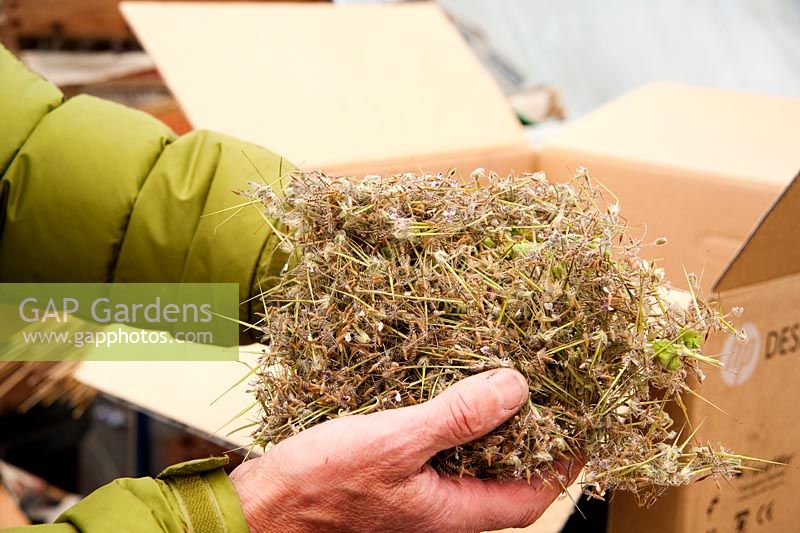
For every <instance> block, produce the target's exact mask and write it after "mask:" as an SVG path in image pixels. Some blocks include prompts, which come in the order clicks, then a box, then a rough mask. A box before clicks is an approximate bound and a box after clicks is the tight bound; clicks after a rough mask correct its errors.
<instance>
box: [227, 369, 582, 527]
mask: <svg viewBox="0 0 800 533" xmlns="http://www.w3.org/2000/svg"><path fill="white" fill-rule="evenodd" d="M527 398H528V386H527V383H526V382H525V378H524V377H523V376H522V375H521V374H519V373H518V372H516V371H514V370H509V369H496V370H491V371H488V372H484V373H482V374H478V375H475V376H471V377H469V378H467V379H464V380H462V381H460V382H458V383H456V384H454V385H453V386H451V387H450V388H448V389H447V390H445V391H444V392H443V393H441V394H440V395H439V396H437V397H436V398H434V399H432V400H430V401H428V402H426V403H424V404H420V405H416V406H412V407H405V408H401V409H393V410H388V411H382V412H379V413H374V414H370V415H354V416H346V417H342V418H337V419H334V420H330V421H328V422H325V423H323V424H320V425H318V426H315V427H312V428H311V429H308V430H306V431H303V432H302V433H299V434H297V435H295V436H294V437H292V438H290V439H287V440H285V441H283V442H281V443H280V444H278V445H277V446H275V447H273V448H271V449H270V450H269V451H268V452H267V453H266V454H265V455H264V456H263V457H260V458H258V459H255V460H252V461H247V462H245V463H243V464H242V465H240V466H239V467H238V468H236V470H234V471H233V473H232V474H231V480H232V481H233V484H234V486H235V487H236V490H237V491H238V493H239V498H240V500H241V503H242V507H243V509H244V513H245V516H246V518H247V521H248V523H249V524H250V528H251V530H252V531H253V532H254V533H261V532H272V531H281V532H305V531H315V532H318V531H365V532H366V531H369V532H373V531H381V532H383V531H415V532H417V531H419V532H426V531H437V532H440V531H453V532H455V531H465V532H466V531H482V530H492V529H502V528H507V527H524V526H527V525H529V524H531V523H533V522H534V521H535V520H536V519H537V518H538V517H539V516H540V515H541V514H542V512H544V510H545V509H546V508H547V507H548V506H549V505H550V504H551V503H552V502H553V500H554V499H555V498H556V496H558V494H559V493H560V492H561V490H562V489H561V484H560V483H559V482H558V481H556V480H548V482H543V481H542V480H541V479H538V478H536V479H532V480H531V483H530V484H528V483H527V482H526V481H497V480H487V481H484V480H479V479H475V478H470V477H463V478H459V477H449V476H443V475H440V474H439V473H437V472H436V471H435V470H434V469H433V468H431V467H430V466H429V465H427V464H426V463H427V461H428V460H429V459H430V458H431V457H432V456H433V455H434V454H436V453H437V452H439V451H441V450H445V449H447V448H452V447H453V446H456V445H458V444H463V443H466V442H469V441H471V440H474V439H476V438H478V437H480V436H482V435H485V434H486V433H488V432H490V431H491V430H492V429H494V428H495V427H497V426H498V425H500V424H501V423H503V422H505V421H506V420H508V419H509V418H511V417H512V416H513V415H514V413H516V412H517V411H518V410H519V408H520V406H522V404H523V403H524V402H525V401H526V400H527ZM557 467H558V468H559V469H560V470H561V471H562V472H566V474H567V475H566V478H568V479H563V480H562V482H563V483H564V484H565V485H568V484H570V483H572V481H573V480H574V478H575V476H577V473H578V471H579V470H580V468H581V465H579V464H577V461H576V462H573V464H571V465H569V466H567V465H566V464H560V465H557Z"/></svg>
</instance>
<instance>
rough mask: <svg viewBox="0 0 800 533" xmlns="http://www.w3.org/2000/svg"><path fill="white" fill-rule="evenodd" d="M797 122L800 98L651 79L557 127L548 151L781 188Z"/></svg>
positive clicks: (792, 163)
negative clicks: (598, 156)
mask: <svg viewBox="0 0 800 533" xmlns="http://www.w3.org/2000/svg"><path fill="white" fill-rule="evenodd" d="M798 121H800V98H786V97H779V96H769V95H763V94H750V93H744V92H735V91H724V90H720V89H712V88H705V87H693V86H689V85H679V84H672V83H650V84H647V85H644V86H642V87H639V88H637V89H635V90H633V91H631V92H629V93H627V94H625V95H623V96H621V97H620V98H617V99H616V100H614V101H612V102H609V103H608V104H605V105H604V106H602V107H600V108H599V109H597V110H595V111H592V112H591V113H589V114H588V115H586V116H584V117H581V118H580V119H578V120H576V121H574V122H571V123H570V124H568V125H567V126H565V127H564V128H562V129H561V130H559V131H558V132H556V133H555V134H554V135H553V136H552V137H550V138H549V139H547V141H545V143H544V144H543V145H542V157H544V158H546V157H547V156H548V154H549V153H550V152H551V151H553V150H560V151H562V152H563V151H569V152H571V153H577V154H596V155H600V156H602V157H605V158H608V159H615V160H624V161H630V162H632V163H635V164H643V165H647V166H649V167H659V168H672V169H676V170H679V171H684V172H693V173H697V174H700V175H704V176H713V177H719V178H721V179H724V180H726V181H728V182H731V181H736V180H742V181H744V182H749V183H759V184H763V186H767V187H772V186H777V187H779V189H777V190H782V189H783V188H784V187H785V186H786V184H787V182H788V181H789V180H790V179H791V177H792V176H794V174H795V172H797V166H798V163H800V151H798V139H797V135H790V134H788V133H789V132H793V131H796V129H797V126H796V125H797V123H798ZM754 145H757V146H758V149H754V148H753V146H754ZM589 170H592V169H591V167H590V168H589ZM623 207H625V206H624V205H623Z"/></svg>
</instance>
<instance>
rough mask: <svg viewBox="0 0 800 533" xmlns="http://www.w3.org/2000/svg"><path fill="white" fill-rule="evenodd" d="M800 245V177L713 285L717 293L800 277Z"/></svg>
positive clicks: (780, 197) (769, 211) (784, 193)
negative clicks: (795, 276)
mask: <svg viewBox="0 0 800 533" xmlns="http://www.w3.org/2000/svg"><path fill="white" fill-rule="evenodd" d="M732 215H734V214H732ZM798 243H800V174H798V175H797V176H796V177H795V178H794V180H793V181H792V182H791V183H790V184H789V186H788V187H787V188H786V190H785V191H784V192H783V194H781V195H780V196H779V197H778V199H777V200H776V201H775V203H774V204H773V205H772V207H771V208H770V209H769V210H767V212H766V214H765V215H764V216H763V218H762V219H761V221H760V222H759V223H758V224H757V225H756V227H755V229H754V230H753V232H752V233H751V234H750V236H749V237H748V238H747V240H746V241H745V242H744V244H743V245H742V247H741V248H740V249H739V251H738V252H737V253H736V255H735V256H734V257H733V259H731V261H730V263H728V266H727V267H725V269H724V270H723V271H722V274H721V275H720V276H719V279H718V280H717V282H716V283H715V284H714V291H715V292H722V291H727V290H730V289H735V288H738V287H742V286H745V285H751V284H753V283H759V282H762V281H768V280H771V279H775V278H781V277H784V276H788V275H791V274H796V273H799V272H800V247H798Z"/></svg>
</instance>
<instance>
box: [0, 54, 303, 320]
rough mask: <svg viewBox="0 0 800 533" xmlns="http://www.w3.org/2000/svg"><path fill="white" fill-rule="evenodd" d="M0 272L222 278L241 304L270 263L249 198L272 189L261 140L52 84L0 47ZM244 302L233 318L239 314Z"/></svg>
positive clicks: (34, 277) (78, 277)
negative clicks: (167, 120)
mask: <svg viewBox="0 0 800 533" xmlns="http://www.w3.org/2000/svg"><path fill="white" fill-rule="evenodd" d="M0 122H2V127H0V177H1V179H0V282H109V281H116V282H231V283H238V284H239V291H240V301H242V302H247V301H248V300H249V299H250V297H251V296H252V295H253V294H255V293H256V292H257V290H258V286H259V285H261V284H262V281H261V280H259V279H258V278H259V277H269V275H270V274H271V273H274V272H275V271H276V270H278V269H280V267H281V266H282V258H280V257H278V256H277V255H273V251H274V250H275V248H276V246H275V242H274V241H275V237H274V236H273V235H272V232H271V230H270V227H269V226H268V225H267V224H266V223H265V221H264V219H263V217H262V215H261V213H260V212H259V210H258V208H257V207H256V206H255V205H253V204H248V203H247V202H246V201H245V200H244V199H243V198H242V197H240V196H237V195H236V194H234V191H236V190H240V189H242V188H245V187H246V186H247V185H246V184H247V182H248V181H257V182H262V180H264V181H267V182H269V183H272V184H273V187H274V188H275V190H276V192H280V190H282V188H283V181H282V177H283V175H284V174H286V173H287V172H289V171H291V170H292V169H293V167H292V166H291V165H290V164H289V163H288V162H286V161H284V160H283V159H282V158H281V157H280V156H278V155H276V154H273V153H271V152H269V151H268V150H265V149H264V148H261V147H258V146H255V145H252V144H248V143H245V142H242V141H239V140H236V139H233V138H230V137H227V136H224V135H220V134H216V133H211V132H207V131H194V132H191V133H189V134H186V135H184V136H183V137H180V138H176V137H175V135H174V134H173V132H172V131H171V130H170V129H169V128H168V127H167V126H165V125H164V124H162V123H161V122H159V121H158V120H156V119H155V118H153V117H151V116H149V115H147V114H145V113H143V112H140V111H137V110H133V109H129V108H126V107H124V106H121V105H118V104H115V103H112V102H108V101H104V100H100V99H97V98H94V97H91V96H86V95H82V96H77V97H75V98H72V99H70V100H67V101H64V100H63V96H62V94H61V93H60V91H58V89H57V88H55V87H54V86H52V85H51V84H49V83H48V82H46V81H45V80H43V79H42V78H40V77H39V76H37V75H35V74H33V73H31V72H30V71H28V70H27V69H26V68H25V66H24V65H22V64H21V63H20V62H19V61H18V60H17V59H16V58H15V57H14V56H13V55H12V54H11V53H10V52H8V51H7V50H6V49H4V48H2V47H1V46H0ZM250 307H251V306H250V304H249V303H245V304H243V306H242V307H241V313H240V318H241V319H242V320H245V321H250V320H251V318H252V309H251V308H250Z"/></svg>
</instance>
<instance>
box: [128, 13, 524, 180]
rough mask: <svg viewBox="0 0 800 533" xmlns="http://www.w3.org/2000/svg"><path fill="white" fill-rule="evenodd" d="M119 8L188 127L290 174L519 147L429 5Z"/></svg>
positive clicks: (508, 118) (484, 80)
mask: <svg viewBox="0 0 800 533" xmlns="http://www.w3.org/2000/svg"><path fill="white" fill-rule="evenodd" d="M121 6H122V11H123V14H124V15H125V17H126V19H127V20H128V22H129V23H130V25H131V27H132V28H133V29H134V31H135V33H136V35H137V36H138V37H139V39H140V41H141V42H142V44H143V45H144V47H145V48H146V50H147V51H148V53H149V54H150V55H151V57H152V58H153V60H154V62H155V63H156V66H157V67H158V69H159V71H160V72H161V74H162V75H163V77H164V79H165V80H166V82H167V84H168V85H169V87H170V89H171V90H172V91H173V93H174V94H175V96H176V98H177V99H178V101H179V102H180V104H181V106H182V107H183V109H184V111H185V112H186V115H187V117H188V118H189V120H190V121H191V122H192V124H193V125H194V126H195V127H197V128H207V129H213V130H216V131H220V132H223V133H227V134H230V135H233V136H236V137H239V138H242V139H245V140H247V141H250V142H254V143H256V144H260V145H262V146H265V147H267V148H269V149H271V150H273V151H275V152H277V153H280V154H281V155H283V156H284V157H286V158H287V159H289V160H290V161H292V162H294V163H295V164H298V165H301V166H304V167H316V168H335V167H343V166H348V165H352V164H354V163H371V162H375V163H380V162H383V161H386V160H392V161H398V160H403V159H404V158H405V159H409V160H410V159H412V158H413V159H414V160H415V161H416V160H420V159H421V156H426V155H437V154H459V153H464V152H470V151H475V150H484V151H486V150H487V149H492V148H495V147H499V148H508V147H513V146H522V145H527V143H526V141H525V138H524V134H523V132H522V128H521V126H520V125H519V123H518V121H517V119H516V116H515V115H514V113H513V112H512V110H511V108H510V106H509V104H508V103H507V101H506V99H505V97H504V96H503V94H502V93H501V91H500V89H499V88H498V87H497V85H496V84H495V82H494V80H492V79H491V77H490V76H489V74H488V73H487V72H486V71H485V70H484V69H483V67H482V66H481V65H480V63H479V61H478V60H477V58H476V57H475V56H474V54H473V53H472V51H471V50H470V49H469V47H468V46H467V44H466V43H465V42H464V41H463V39H462V38H461V36H460V35H459V34H458V32H457V30H456V29H455V27H454V26H453V25H452V24H451V23H450V21H449V20H448V19H447V17H446V16H445V15H444V14H443V13H442V11H441V10H440V9H439V8H438V7H437V6H436V5H435V4H433V3H414V4H408V5H396V6H375V5H367V6H364V5H338V6H336V5H331V4H271V3H224V4H222V3H220V4H214V3H157V2H124V3H122V4H121Z"/></svg>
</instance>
